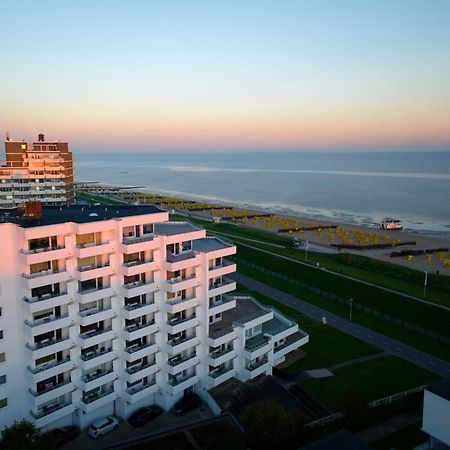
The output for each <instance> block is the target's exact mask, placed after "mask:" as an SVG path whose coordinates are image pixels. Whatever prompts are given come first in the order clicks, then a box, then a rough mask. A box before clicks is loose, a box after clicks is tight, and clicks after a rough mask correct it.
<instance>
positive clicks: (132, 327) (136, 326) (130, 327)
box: [124, 320, 155, 333]
mask: <svg viewBox="0 0 450 450" xmlns="http://www.w3.org/2000/svg"><path fill="white" fill-rule="evenodd" d="M154 324H155V320H152V321H151V322H147V323H134V324H132V325H128V326H127V327H124V330H125V331H128V332H129V333H131V332H132V331H137V330H141V329H142V328H146V327H149V326H151V325H154Z"/></svg>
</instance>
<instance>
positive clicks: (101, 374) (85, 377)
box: [81, 369, 113, 383]
mask: <svg viewBox="0 0 450 450" xmlns="http://www.w3.org/2000/svg"><path fill="white" fill-rule="evenodd" d="M112 372H113V369H109V370H101V371H100V372H92V373H89V374H87V375H83V376H82V377H81V381H83V382H84V383H89V382H90V381H94V380H97V379H98V378H101V377H104V376H105V375H108V374H110V373H112Z"/></svg>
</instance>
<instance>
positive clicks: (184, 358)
mask: <svg viewBox="0 0 450 450" xmlns="http://www.w3.org/2000/svg"><path fill="white" fill-rule="evenodd" d="M196 356H197V353H196V352H194V353H192V354H191V355H187V356H176V357H175V358H172V359H169V360H168V361H167V364H169V366H171V367H176V366H179V365H180V364H181V363H184V362H185V361H189V360H190V359H193V358H195V357H196Z"/></svg>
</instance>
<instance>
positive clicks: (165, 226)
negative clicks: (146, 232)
mask: <svg viewBox="0 0 450 450" xmlns="http://www.w3.org/2000/svg"><path fill="white" fill-rule="evenodd" d="M199 229H200V228H197V227H196V226H195V225H192V224H191V223H189V222H164V223H157V224H155V234H159V235H162V236H173V235H175V234H183V233H190V232H192V231H198V230H199Z"/></svg>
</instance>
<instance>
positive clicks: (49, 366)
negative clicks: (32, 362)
mask: <svg viewBox="0 0 450 450" xmlns="http://www.w3.org/2000/svg"><path fill="white" fill-rule="evenodd" d="M75 368H76V364H75V363H74V362H73V361H71V360H70V357H69V356H68V357H66V358H64V359H62V360H60V361H56V360H53V361H49V362H47V363H45V364H40V365H39V366H34V367H33V366H27V369H28V371H29V372H31V373H32V374H33V376H32V378H33V383H39V382H40V381H43V380H46V379H47V378H51V377H54V376H57V375H59V374H60V373H64V372H69V371H71V370H73V369H75Z"/></svg>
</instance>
